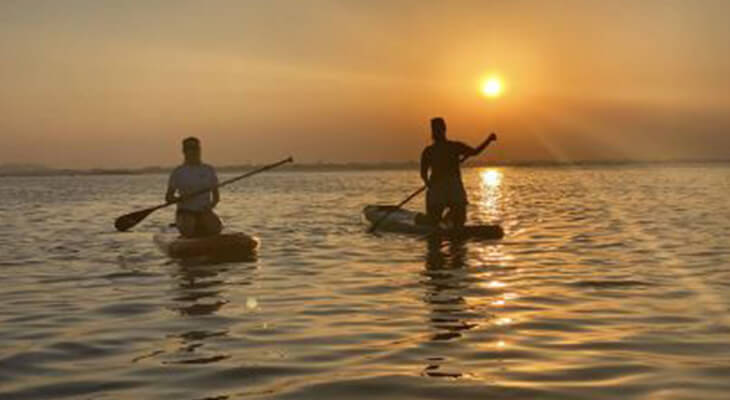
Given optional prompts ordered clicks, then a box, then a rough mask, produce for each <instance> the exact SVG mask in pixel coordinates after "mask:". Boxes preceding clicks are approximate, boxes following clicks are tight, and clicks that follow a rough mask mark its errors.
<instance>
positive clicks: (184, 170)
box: [168, 164, 218, 211]
mask: <svg viewBox="0 0 730 400" xmlns="http://www.w3.org/2000/svg"><path fill="white" fill-rule="evenodd" d="M217 184H218V176H217V175H216V173H215V169H214V168H213V167H211V166H210V165H208V164H195V165H193V164H183V165H181V166H179V167H177V168H175V169H174V170H173V171H172V173H171V174H170V180H169V182H168V186H169V187H170V188H171V189H174V190H177V192H178V193H179V194H180V196H186V195H189V194H190V193H193V192H195V191H198V190H202V189H207V188H210V187H213V186H216V185H217ZM212 204H213V198H212V193H211V192H210V191H209V192H206V193H202V194H199V195H197V196H195V197H192V198H190V199H187V200H184V201H182V202H180V203H177V209H178V210H187V211H204V210H207V209H209V208H210V206H211V205H212Z"/></svg>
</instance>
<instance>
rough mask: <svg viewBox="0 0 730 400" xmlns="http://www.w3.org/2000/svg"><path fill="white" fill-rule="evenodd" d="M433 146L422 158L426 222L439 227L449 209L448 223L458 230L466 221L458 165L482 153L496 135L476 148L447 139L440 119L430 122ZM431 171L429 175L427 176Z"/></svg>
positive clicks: (464, 202) (465, 201)
mask: <svg viewBox="0 0 730 400" xmlns="http://www.w3.org/2000/svg"><path fill="white" fill-rule="evenodd" d="M431 137H432V138H433V144H432V145H430V146H428V147H426V148H425V149H424V150H423V154H422V155H421V179H423V182H424V183H425V184H426V186H427V187H428V191H427V192H426V215H427V216H428V221H429V223H432V224H434V225H438V224H439V223H440V222H441V219H442V216H443V213H444V211H445V210H446V209H448V217H447V218H446V219H447V220H450V222H451V223H452V224H453V228H455V229H457V230H458V229H461V228H462V227H463V226H464V223H465V222H466V205H467V204H468V201H467V198H466V191H465V190H464V183H463V182H462V181H461V167H460V164H461V162H462V161H463V160H465V159H467V158H468V157H471V156H475V155H477V154H479V153H481V152H482V151H483V150H484V149H485V148H486V147H487V146H488V145H489V143H491V142H492V141H495V140H497V135H496V134H494V133H492V134H491V135H489V138H487V140H485V141H484V142H482V144H480V145H479V147H477V148H473V147H471V146H468V145H466V144H464V143H461V142H456V141H451V140H447V139H446V122H445V121H444V119H443V118H440V117H438V118H433V119H431ZM429 170H430V175H429Z"/></svg>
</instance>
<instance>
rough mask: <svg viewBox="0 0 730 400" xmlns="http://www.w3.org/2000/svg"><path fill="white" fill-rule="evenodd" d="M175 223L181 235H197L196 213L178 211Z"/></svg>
mask: <svg viewBox="0 0 730 400" xmlns="http://www.w3.org/2000/svg"><path fill="white" fill-rule="evenodd" d="M175 225H176V226H177V230H178V231H179V232H180V235H182V236H183V237H186V238H191V237H195V228H196V218H195V214H192V213H186V212H178V213H177V214H175Z"/></svg>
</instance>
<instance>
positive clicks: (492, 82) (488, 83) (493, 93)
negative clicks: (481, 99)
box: [482, 77, 502, 97]
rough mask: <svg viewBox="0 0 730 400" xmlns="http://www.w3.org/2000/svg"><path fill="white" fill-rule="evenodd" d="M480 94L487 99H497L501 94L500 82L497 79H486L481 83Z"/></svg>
mask: <svg viewBox="0 0 730 400" xmlns="http://www.w3.org/2000/svg"><path fill="white" fill-rule="evenodd" d="M482 93H483V94H484V95H485V96H487V97H497V96H499V95H500V94H502V81H501V80H500V79H499V78H497V77H490V78H487V79H486V80H485V81H484V82H483V83H482Z"/></svg>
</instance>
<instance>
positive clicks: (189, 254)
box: [154, 232, 259, 259]
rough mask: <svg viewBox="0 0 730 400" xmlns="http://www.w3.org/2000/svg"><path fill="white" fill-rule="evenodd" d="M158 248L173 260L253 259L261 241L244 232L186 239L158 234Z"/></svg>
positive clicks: (155, 239)
mask: <svg viewBox="0 0 730 400" xmlns="http://www.w3.org/2000/svg"><path fill="white" fill-rule="evenodd" d="M154 241H155V244H156V245H157V247H159V248H160V250H162V252H163V253H165V254H167V255H168V256H169V257H171V258H178V259H187V258H215V259H245V258H249V257H252V256H253V255H254V254H255V253H256V249H257V248H258V247H259V240H258V239H257V238H255V237H253V236H249V235H247V234H245V233H242V232H231V233H221V234H219V235H215V236H207V237H202V238H184V237H182V236H180V235H179V234H177V233H158V234H156V235H155V236H154Z"/></svg>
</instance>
